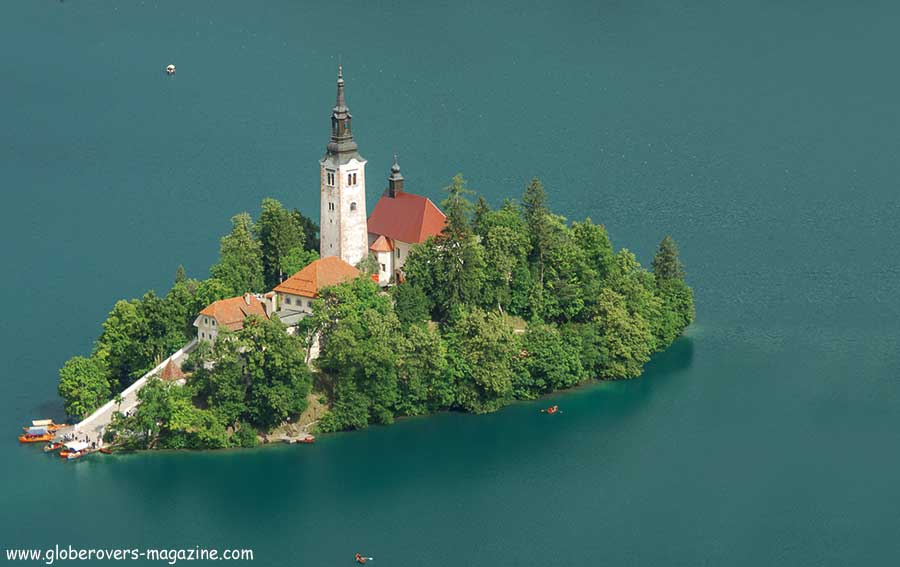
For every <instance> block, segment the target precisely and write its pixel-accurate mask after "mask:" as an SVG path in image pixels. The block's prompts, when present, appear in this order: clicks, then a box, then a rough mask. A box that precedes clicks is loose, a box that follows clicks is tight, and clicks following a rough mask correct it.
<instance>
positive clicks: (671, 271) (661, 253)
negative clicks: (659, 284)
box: [653, 234, 684, 281]
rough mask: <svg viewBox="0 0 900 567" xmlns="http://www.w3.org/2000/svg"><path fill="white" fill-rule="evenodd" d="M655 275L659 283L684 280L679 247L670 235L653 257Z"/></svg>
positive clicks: (665, 237) (663, 240)
mask: <svg viewBox="0 0 900 567" xmlns="http://www.w3.org/2000/svg"><path fill="white" fill-rule="evenodd" d="M653 274H654V275H655V276H656V279H657V281H666V280H681V279H684V269H683V268H682V266H681V261H680V260H679V259H678V246H677V245H676V244H675V239H673V238H672V237H671V236H669V235H668V234H667V235H666V236H664V237H663V239H662V241H661V242H660V243H659V249H658V250H657V251H656V255H655V256H654V257H653Z"/></svg>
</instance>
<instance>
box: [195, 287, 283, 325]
mask: <svg viewBox="0 0 900 567" xmlns="http://www.w3.org/2000/svg"><path fill="white" fill-rule="evenodd" d="M200 314H201V315H207V316H209V317H212V318H213V319H215V320H216V323H218V325H219V326H220V327H225V328H227V329H230V330H232V331H237V330H239V329H243V328H244V319H246V318H247V316H248V315H258V316H260V317H261V318H263V319H268V318H269V317H268V315H266V310H265V308H264V307H263V304H262V302H261V301H260V300H258V299H256V296H255V295H252V294H249V293H246V294H244V295H242V296H239V297H232V298H229V299H220V300H219V301H216V302H214V303H211V304H210V305H208V306H206V308H205V309H204V310H203V311H201V312H200Z"/></svg>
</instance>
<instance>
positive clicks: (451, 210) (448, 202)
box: [441, 173, 473, 240]
mask: <svg viewBox="0 0 900 567" xmlns="http://www.w3.org/2000/svg"><path fill="white" fill-rule="evenodd" d="M444 191H446V192H447V198H446V199H445V200H444V202H443V203H441V205H442V206H443V207H444V210H445V211H446V215H447V224H446V225H445V226H444V230H443V232H442V234H444V235H445V236H447V237H449V238H451V239H453V240H463V239H465V238H466V237H467V236H468V235H469V234H470V233H471V230H472V228H471V226H470V225H469V213H470V212H471V211H472V202H471V201H469V199H468V198H466V195H471V194H472V193H473V191H472V190H470V189H469V188H467V187H466V180H465V179H463V176H462V174H461V173H457V174H456V175H454V176H453V179H452V180H450V185H448V186H447V187H444Z"/></svg>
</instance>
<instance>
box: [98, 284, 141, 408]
mask: <svg viewBox="0 0 900 567" xmlns="http://www.w3.org/2000/svg"><path fill="white" fill-rule="evenodd" d="M139 306H140V302H139V301H138V300H136V299H133V300H131V301H124V300H120V301H117V302H116V304H115V305H114V306H113V309H112V311H110V313H109V315H108V316H107V318H106V321H104V322H103V332H102V333H101V334H100V337H99V338H98V339H97V343H96V345H95V346H94V354H93V355H92V357H96V358H97V359H98V360H100V361H102V362H103V363H104V365H105V366H106V368H108V370H109V374H108V376H109V380H110V387H111V389H114V390H116V391H118V390H121V389H123V388H124V387H126V386H128V384H130V383H131V381H132V380H134V379H136V378H138V377H140V376H141V375H142V374H143V373H144V372H146V371H147V370H149V369H150V368H151V367H150V366H148V365H147V364H148V361H147V360H146V356H145V353H144V352H143V349H142V346H141V344H140V341H141V337H142V334H143V330H142V327H143V322H142V320H141V315H140V314H139V312H138V309H139Z"/></svg>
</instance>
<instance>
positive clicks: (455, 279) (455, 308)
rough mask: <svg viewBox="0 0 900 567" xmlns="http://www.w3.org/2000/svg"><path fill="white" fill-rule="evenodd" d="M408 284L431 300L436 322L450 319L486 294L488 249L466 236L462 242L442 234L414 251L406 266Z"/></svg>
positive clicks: (412, 250)
mask: <svg viewBox="0 0 900 567" xmlns="http://www.w3.org/2000/svg"><path fill="white" fill-rule="evenodd" d="M403 269H404V271H405V272H406V277H407V281H408V283H409V284H410V285H413V286H416V287H418V288H420V289H421V290H422V291H423V292H424V293H425V295H426V296H427V297H428V299H429V303H430V304H431V307H432V311H433V315H434V317H435V319H439V320H448V319H451V318H453V317H455V316H456V315H457V314H458V313H459V312H460V311H462V310H464V309H465V308H466V307H467V306H469V305H477V304H478V303H479V302H480V299H481V297H482V294H483V291H484V247H483V246H482V245H481V244H480V243H479V242H478V241H477V239H476V237H475V236H473V235H471V234H466V235H464V236H462V237H461V239H460V240H457V239H455V237H449V236H444V235H441V236H439V237H438V238H429V239H428V240H426V241H425V242H424V243H423V244H419V245H416V246H413V247H412V248H411V249H410V252H409V256H407V258H406V263H405V264H404V265H403Z"/></svg>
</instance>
